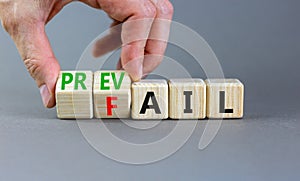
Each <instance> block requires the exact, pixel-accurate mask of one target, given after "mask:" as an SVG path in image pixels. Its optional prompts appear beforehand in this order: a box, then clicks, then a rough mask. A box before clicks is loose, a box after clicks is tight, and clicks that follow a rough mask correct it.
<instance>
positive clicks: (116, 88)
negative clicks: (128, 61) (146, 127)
mask: <svg viewBox="0 0 300 181" xmlns="http://www.w3.org/2000/svg"><path fill="white" fill-rule="evenodd" d="M93 89H94V112H95V117H96V118H129V117H130V103H131V79H130V77H129V75H128V73H126V72H125V71H115V70H114V71H109V70H107V71H105V70H103V71H98V72H95V74H94V88H93ZM108 99H110V100H108ZM112 99H113V100H112ZM112 105H113V106H114V107H113V108H112V107H110V106H112Z"/></svg>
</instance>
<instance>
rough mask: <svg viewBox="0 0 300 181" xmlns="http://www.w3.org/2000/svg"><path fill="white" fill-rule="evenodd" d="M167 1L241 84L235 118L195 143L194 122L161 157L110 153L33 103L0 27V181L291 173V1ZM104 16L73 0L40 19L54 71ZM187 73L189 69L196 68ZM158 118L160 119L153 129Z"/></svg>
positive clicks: (295, 84)
mask: <svg viewBox="0 0 300 181" xmlns="http://www.w3.org/2000/svg"><path fill="white" fill-rule="evenodd" d="M172 2H173V4H174V7H175V15H174V20H175V21H178V22H181V23H183V24H185V25H187V26H189V27H191V28H192V29H194V30H195V31H197V32H198V33H199V34H200V35H202V36H203V37H204V38H205V39H206V40H207V42H208V43H209V44H210V46H211V47H212V49H213V50H214V51H215V53H216V55H217V56H218V58H219V60H220V62H221V65H222V68H223V71H224V73H225V76H226V77H237V78H239V79H240V80H242V81H243V82H244V84H245V90H246V91H245V93H246V94H245V117H244V119H240V120H224V121H223V123H222V126H221V129H220V130H219V132H218V134H217V136H216V137H215V139H214V140H213V142H212V143H211V144H210V145H209V146H208V147H207V148H206V149H204V150H199V149H198V148H197V145H198V142H199V138H200V136H201V134H202V132H203V129H204V126H205V125H206V123H207V121H208V120H203V121H199V122H198V125H197V127H196V129H195V131H194V133H193V134H192V136H191V138H190V139H189V140H188V141H187V143H186V144H185V145H184V146H183V147H182V148H181V149H180V150H179V151H177V152H176V153H175V154H173V155H172V156H170V157H168V158H166V159H164V160H162V161H159V162H156V163H152V164H146V165H139V166H137V165H129V164H123V163H119V162H116V161H113V160H111V159H108V158H106V157H105V156H103V155H101V154H99V153H98V152H97V151H95V149H93V148H92V147H91V146H90V145H89V144H88V143H87V142H86V140H85V139H84V137H83V136H82V134H81V132H80V129H79V128H78V125H77V123H76V121H67V120H58V119H57V118H56V111H55V109H51V110H47V109H44V108H43V106H42V102H41V100H40V97H39V91H38V89H36V87H35V84H34V81H33V80H31V78H30V77H29V75H28V73H27V72H26V70H25V67H24V66H23V64H22V61H21V60H20V57H19V55H18V52H17V50H16V48H15V46H14V44H13V42H12V41H11V39H10V38H9V36H8V35H7V34H6V33H5V32H4V30H3V29H0V60H1V61H0V82H1V89H0V180H3V181H6V180H299V177H300V172H299V168H300V158H299V153H300V141H299V139H300V113H299V108H300V103H299V90H300V84H299V80H298V77H299V75H298V72H299V67H300V62H299V58H300V51H299V50H300V24H299V23H298V20H299V18H300V11H299V8H300V3H299V1H294V0H286V1H281V0H265V1H261V0H252V1H234V0H226V1H224V0H214V1H204V0H201V1H198V0H189V1H185V2H183V1H179V0H173V1H172ZM109 23H110V20H109V19H108V18H107V17H106V15H105V14H104V13H103V12H101V11H98V10H93V9H91V8H88V7H86V6H84V5H82V4H79V3H73V4H71V5H69V6H68V7H66V8H65V9H64V10H63V12H62V13H61V14H59V15H58V16H57V17H56V18H55V19H54V20H53V21H52V22H51V23H50V24H49V25H48V26H47V32H48V35H49V38H50V40H51V42H52V46H53V49H54V51H55V53H56V56H57V58H58V59H59V60H60V62H61V66H62V69H71V70H72V69H75V67H76V63H77V61H78V59H79V57H80V55H81V53H82V52H83V50H84V49H85V47H86V46H87V45H88V44H89V42H90V41H92V40H93V39H94V38H95V37H96V36H97V35H98V34H99V33H101V32H103V31H104V30H105V29H106V28H107V27H108V26H109ZM166 54H167V55H168V56H171V57H173V58H174V59H178V60H179V61H182V62H181V63H183V64H184V61H183V60H185V59H188V58H189V56H188V55H186V53H185V52H183V51H180V50H178V49H176V47H172V46H170V47H169V48H168V50H167V53H166ZM113 64H114V62H111V65H108V67H114V65H113ZM186 66H187V67H189V63H186ZM190 73H191V74H192V75H193V76H198V72H197V69H194V70H193V69H191V70H190ZM199 75H200V76H202V75H201V74H199ZM106 124H107V126H108V127H109V128H110V129H112V130H113V131H114V132H115V133H117V134H118V133H119V134H120V135H121V136H123V138H124V139H132V140H135V141H141V140H139V138H135V133H134V132H132V130H130V129H127V128H126V126H124V124H123V123H122V122H120V121H113V122H107V123H106ZM168 124H172V122H171V121H164V122H162V123H161V124H160V125H159V126H158V127H157V130H156V133H155V135H158V136H159V135H161V134H163V133H164V131H165V127H166V125H168ZM137 134H141V133H137ZM145 134H146V133H145ZM146 135H147V134H146ZM148 136H149V137H150V138H149V139H151V135H149V134H148Z"/></svg>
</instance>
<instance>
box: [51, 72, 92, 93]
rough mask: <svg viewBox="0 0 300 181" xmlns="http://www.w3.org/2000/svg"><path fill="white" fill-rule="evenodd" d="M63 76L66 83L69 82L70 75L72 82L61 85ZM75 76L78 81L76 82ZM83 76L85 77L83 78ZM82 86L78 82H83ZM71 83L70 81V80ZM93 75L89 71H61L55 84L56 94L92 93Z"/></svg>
mask: <svg viewBox="0 0 300 181" xmlns="http://www.w3.org/2000/svg"><path fill="white" fill-rule="evenodd" d="M63 74H64V75H65V79H66V81H69V76H68V75H69V74H71V75H72V77H73V80H72V82H71V83H67V82H65V83H63ZM76 75H77V78H78V79H79V81H77V82H76V80H75V79H76ZM84 76H85V77H84ZM83 79H84V81H83V83H84V85H83V86H82V84H81V82H80V80H83ZM70 81H71V80H70ZM92 88H93V73H92V72H91V71H61V72H60V74H59V77H58V80H57V83H56V93H67V92H70V93H74V92H76V93H79V94H80V93H84V92H89V91H92V90H93V89H92Z"/></svg>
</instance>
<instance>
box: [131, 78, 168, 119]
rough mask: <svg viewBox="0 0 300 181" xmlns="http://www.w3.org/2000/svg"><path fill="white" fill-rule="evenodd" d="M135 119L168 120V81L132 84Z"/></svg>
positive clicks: (132, 111)
mask: <svg viewBox="0 0 300 181" xmlns="http://www.w3.org/2000/svg"><path fill="white" fill-rule="evenodd" d="M131 90H132V108H131V117H132V118H133V119H167V118H168V83H167V81H166V80H150V79H149V80H141V81H140V82H134V83H132V87H131Z"/></svg>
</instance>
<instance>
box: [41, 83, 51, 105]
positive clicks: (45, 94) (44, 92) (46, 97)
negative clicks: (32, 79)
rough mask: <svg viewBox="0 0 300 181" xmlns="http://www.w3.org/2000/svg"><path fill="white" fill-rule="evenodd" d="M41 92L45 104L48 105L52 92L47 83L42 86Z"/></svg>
mask: <svg viewBox="0 0 300 181" xmlns="http://www.w3.org/2000/svg"><path fill="white" fill-rule="evenodd" d="M40 94H41V96H42V100H43V104H44V106H45V107H47V106H48V104H49V101H50V99H51V94H50V92H49V90H48V87H47V86H46V85H45V84H44V85H42V86H41V87H40Z"/></svg>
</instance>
